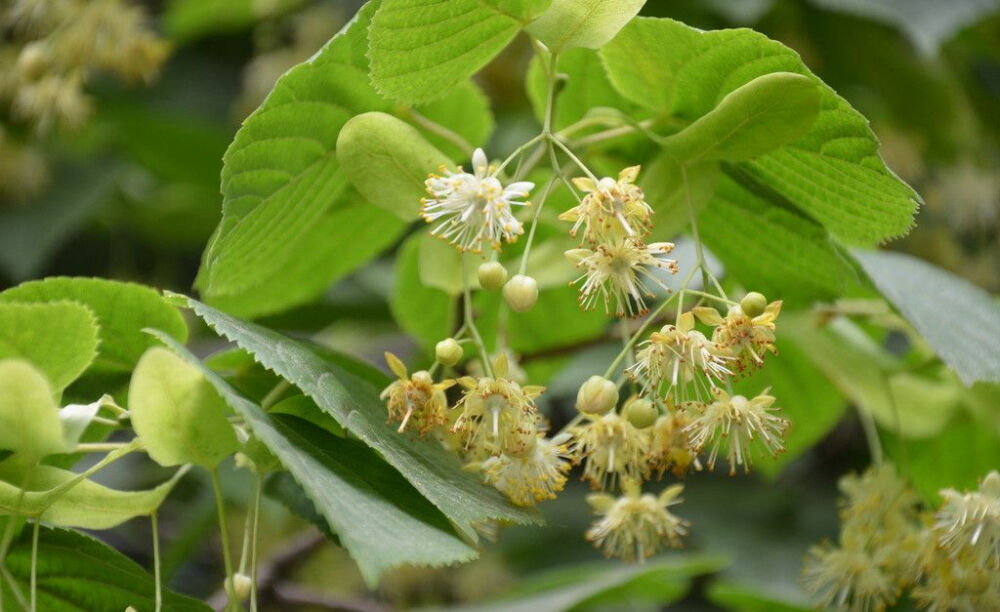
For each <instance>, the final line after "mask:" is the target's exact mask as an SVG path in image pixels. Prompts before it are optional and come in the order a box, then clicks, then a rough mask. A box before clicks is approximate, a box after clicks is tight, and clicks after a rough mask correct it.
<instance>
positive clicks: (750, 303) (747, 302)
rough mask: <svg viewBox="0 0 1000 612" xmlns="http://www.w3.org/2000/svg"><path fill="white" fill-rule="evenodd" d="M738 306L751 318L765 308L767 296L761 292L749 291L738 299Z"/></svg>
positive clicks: (762, 311) (761, 312)
mask: <svg viewBox="0 0 1000 612" xmlns="http://www.w3.org/2000/svg"><path fill="white" fill-rule="evenodd" d="M740 308H741V309H742V310H743V314H745V315H746V316H748V317H751V318H753V317H756V316H758V315H761V314H763V313H764V310H765V309H766V308H767V298H766V297H764V294H762V293H757V292H756V291H751V292H750V293H748V294H746V295H744V296H743V299H742V300H740Z"/></svg>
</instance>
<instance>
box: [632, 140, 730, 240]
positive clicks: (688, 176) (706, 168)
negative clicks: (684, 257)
mask: <svg viewBox="0 0 1000 612" xmlns="http://www.w3.org/2000/svg"><path fill="white" fill-rule="evenodd" d="M720 174H721V173H720V171H719V164H718V163H717V162H705V163H700V164H691V165H683V166H682V165H681V164H679V163H678V162H677V161H676V160H674V159H671V158H670V157H669V156H668V155H664V154H660V155H658V156H657V157H655V158H654V159H653V161H652V163H650V164H649V165H648V166H647V167H645V168H643V170H642V172H640V173H639V186H640V187H642V189H643V191H644V192H645V194H646V201H647V202H649V204H650V206H652V207H653V212H655V213H656V216H655V217H654V218H653V221H654V223H653V234H652V236H650V240H671V239H673V238H675V237H676V236H677V234H679V233H680V232H681V231H682V230H683V229H684V228H685V227H687V225H688V223H690V222H691V212H690V211H691V209H694V212H695V214H699V213H700V212H701V211H702V210H703V209H704V208H705V207H706V206H707V205H708V202H709V200H710V199H711V198H712V194H714V193H715V186H716V183H718V182H719V177H720Z"/></svg>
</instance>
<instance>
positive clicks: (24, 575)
mask: <svg viewBox="0 0 1000 612" xmlns="http://www.w3.org/2000/svg"><path fill="white" fill-rule="evenodd" d="M31 536H32V533H31V530H30V529H24V530H23V531H22V532H21V535H20V537H19V538H18V539H16V540H14V542H13V544H12V545H11V547H10V552H9V553H8V554H7V557H6V559H5V560H4V566H5V567H6V568H7V569H8V570H9V571H10V574H11V576H13V578H14V581H15V582H16V583H17V586H18V587H19V589H20V591H21V592H22V593H28V592H29V591H30V589H31V585H30V581H31V549H32V545H31V539H32V538H31ZM37 576H38V601H37V605H38V609H39V610H45V611H46V612H79V611H81V610H109V611H111V610H114V611H116V612H117V611H120V610H125V609H126V608H127V607H129V606H132V607H133V608H135V609H136V610H143V611H146V610H153V609H154V608H155V606H156V601H155V591H156V586H155V582H154V579H153V576H151V575H150V574H149V573H148V572H147V571H146V570H144V569H143V568H142V567H140V566H139V564H137V563H136V562H135V561H132V560H131V559H129V558H128V557H126V556H125V555H123V554H121V553H120V552H118V551H117V550H115V549H113V548H111V547H109V546H107V545H106V544H104V543H103V542H101V541H100V540H97V539H95V538H93V537H91V536H89V535H86V534H83V533H79V532H76V531H70V530H67V529H53V528H51V527H47V526H42V527H41V529H40V532H39V534H38V566H37ZM0 597H2V598H3V601H5V602H8V603H11V604H13V602H15V601H16V600H15V599H14V594H13V593H12V592H11V590H10V586H9V584H8V583H7V581H6V580H4V581H2V582H0ZM163 609H164V610H169V611H170V612H209V611H210V610H211V608H209V607H208V606H207V605H205V604H203V603H202V602H200V601H197V600H194V599H191V598H189V597H185V596H183V595H179V594H177V593H176V592H174V591H171V590H169V589H164V590H163Z"/></svg>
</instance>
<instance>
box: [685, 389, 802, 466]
mask: <svg viewBox="0 0 1000 612" xmlns="http://www.w3.org/2000/svg"><path fill="white" fill-rule="evenodd" d="M713 393H714V394H715V396H716V398H717V399H716V400H715V401H714V402H712V403H710V404H708V405H706V406H702V407H700V414H698V415H697V416H696V417H695V419H694V420H693V421H691V423H690V424H689V425H688V426H687V427H685V431H686V432H687V434H688V436H689V437H690V441H691V446H692V447H693V448H696V449H699V450H700V449H702V448H704V447H705V446H706V445H708V444H712V450H711V451H710V452H709V455H708V468H709V469H715V460H716V458H717V457H718V455H719V450H720V448H721V447H722V444H723V441H725V442H726V443H727V446H728V450H727V453H726V457H727V459H728V460H729V473H730V474H734V473H735V472H736V466H738V465H742V466H743V468H744V471H746V472H749V471H750V466H751V464H752V463H753V455H754V449H755V447H763V449H764V450H765V451H767V452H768V453H769V454H771V455H772V456H775V455H777V454H778V453H779V452H781V451H782V450H784V448H785V447H784V441H783V440H782V435H783V434H784V432H785V430H786V429H787V428H788V421H787V420H786V419H783V418H781V417H779V416H778V415H776V414H774V413H775V412H777V411H778V408H776V407H774V401H775V398H774V396H772V395H768V394H767V390H765V391H764V392H763V393H761V394H760V395H758V396H756V397H754V398H753V399H747V398H746V397H744V396H742V395H734V396H732V397H730V396H729V394H728V393H726V392H725V391H723V390H722V389H719V388H716V389H714V391H713Z"/></svg>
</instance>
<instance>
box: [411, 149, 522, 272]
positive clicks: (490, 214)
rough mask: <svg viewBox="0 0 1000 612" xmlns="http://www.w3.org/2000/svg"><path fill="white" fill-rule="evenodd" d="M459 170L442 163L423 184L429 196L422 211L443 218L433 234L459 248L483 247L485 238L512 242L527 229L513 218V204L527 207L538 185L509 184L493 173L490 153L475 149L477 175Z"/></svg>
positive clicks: (432, 217)
mask: <svg viewBox="0 0 1000 612" xmlns="http://www.w3.org/2000/svg"><path fill="white" fill-rule="evenodd" d="M458 170H459V171H458V172H451V171H450V170H447V169H446V168H444V167H442V168H441V174H431V175H430V176H429V177H428V179H427V180H426V181H424V184H425V185H426V187H427V193H428V194H429V195H430V196H431V197H430V198H424V199H423V200H421V204H422V206H421V210H420V214H421V216H423V218H424V219H425V220H426V221H427V222H428V223H432V222H439V223H438V224H437V225H436V226H435V227H434V229H433V230H431V233H432V234H433V235H435V236H440V237H441V238H443V239H445V240H448V241H449V242H450V243H451V244H453V245H454V246H455V247H456V248H458V250H460V251H472V252H475V253H479V252H481V251H482V244H483V241H486V242H487V243H488V244H489V245H490V246H491V247H493V248H494V249H499V248H500V243H501V242H502V241H503V240H506V241H507V242H513V241H514V240H516V239H517V237H518V236H519V235H520V234H522V233H524V228H523V227H522V225H521V222H520V221H518V220H517V219H516V218H515V217H514V213H513V210H512V207H513V206H527V205H529V204H530V203H529V202H524V201H521V199H522V198H526V197H528V194H529V193H530V192H531V190H532V189H534V187H535V184H534V183H529V182H526V181H519V182H516V183H511V184H510V185H507V186H506V187H504V186H503V184H502V183H501V182H500V179H499V178H497V177H496V175H495V174H494V172H495V171H494V169H493V168H492V167H491V166H490V165H489V162H488V160H487V159H486V154H485V153H483V150H482V149H476V151H475V152H474V153H473V154H472V171H473V173H472V174H469V173H468V172H465V171H463V170H462V168H461V167H460V168H459V169H458Z"/></svg>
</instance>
